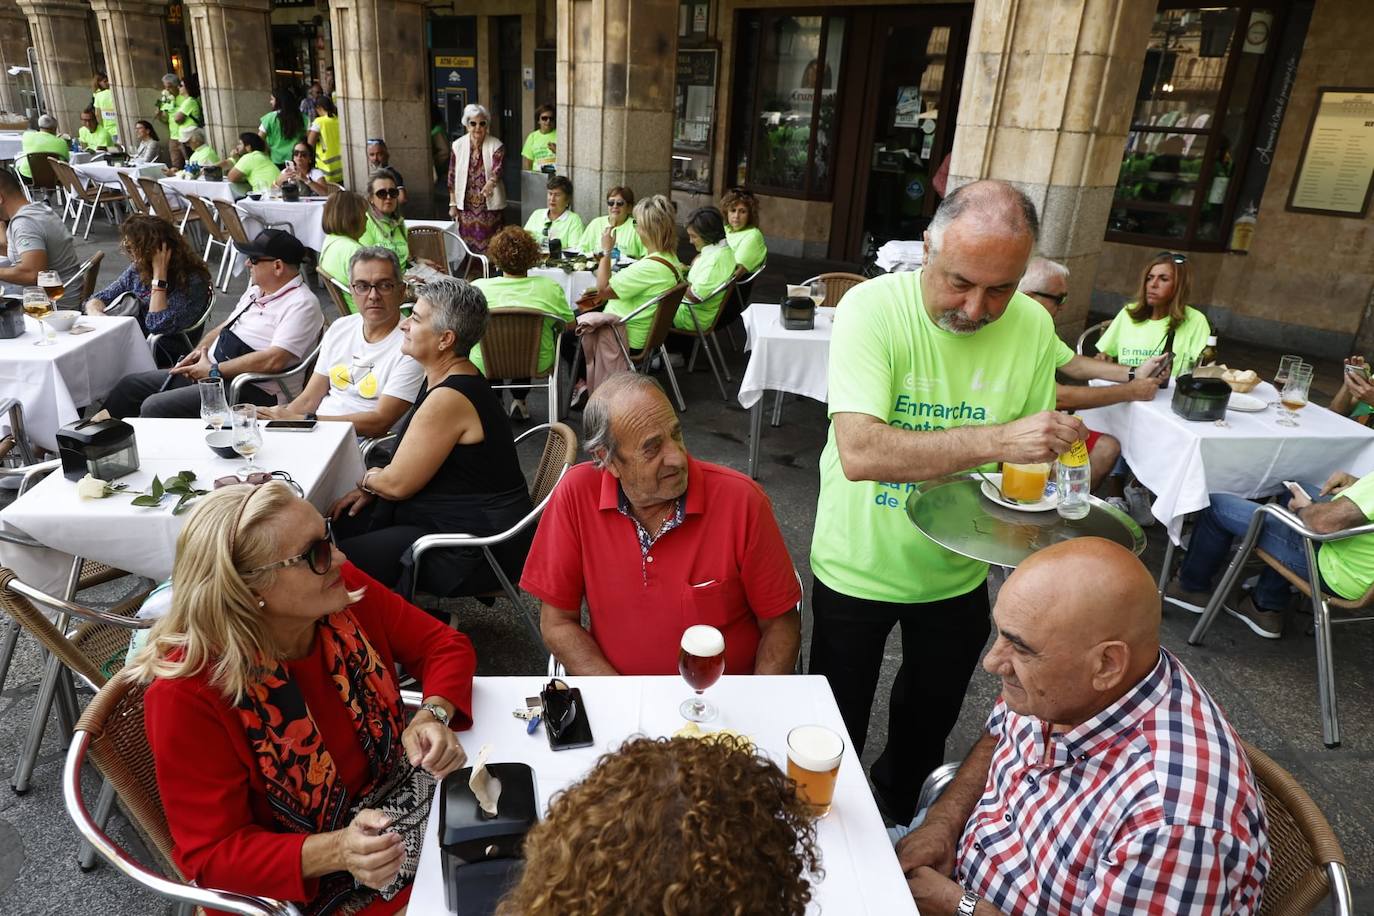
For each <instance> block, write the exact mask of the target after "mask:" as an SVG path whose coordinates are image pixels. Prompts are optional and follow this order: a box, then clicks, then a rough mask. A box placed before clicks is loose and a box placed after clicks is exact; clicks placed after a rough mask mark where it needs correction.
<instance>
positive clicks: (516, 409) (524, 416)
mask: <svg viewBox="0 0 1374 916" xmlns="http://www.w3.org/2000/svg"><path fill="white" fill-rule="evenodd" d="M510 418H511V419H512V420H528V419H529V418H530V409H529V408H528V407H526V406H525V402H524V400H522V399H521V398H511V402H510Z"/></svg>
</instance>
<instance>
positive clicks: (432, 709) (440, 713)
mask: <svg viewBox="0 0 1374 916" xmlns="http://www.w3.org/2000/svg"><path fill="white" fill-rule="evenodd" d="M420 708H421V709H423V710H426V711H428V712H429V714H430V715H431V716H433V717H434V718H436V719H438V720H439V724H440V725H442V726H443V727H444V728H448V713H446V712H444V707H442V706H440V705H439V704H437V703H426V704H424V705H423V706H421V707H420ZM969 912H970V913H972V912H973V911H972V910H969Z"/></svg>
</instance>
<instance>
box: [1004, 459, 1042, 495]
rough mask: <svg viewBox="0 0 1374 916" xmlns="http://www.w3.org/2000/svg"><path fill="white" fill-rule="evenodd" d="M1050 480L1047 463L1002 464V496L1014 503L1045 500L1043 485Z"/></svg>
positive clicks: (1008, 462) (1007, 462)
mask: <svg viewBox="0 0 1374 916" xmlns="http://www.w3.org/2000/svg"><path fill="white" fill-rule="evenodd" d="M1049 480H1050V466H1049V463H1048V462H1045V463H1041V464H1013V463H1012V462H1010V461H1004V462H1002V495H1003V496H1004V497H1006V498H1007V499H1009V500H1011V501H1012V502H1016V503H1038V502H1040V500H1042V499H1044V498H1045V485H1046V484H1047V483H1049Z"/></svg>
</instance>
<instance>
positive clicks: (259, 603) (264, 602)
mask: <svg viewBox="0 0 1374 916" xmlns="http://www.w3.org/2000/svg"><path fill="white" fill-rule="evenodd" d="M258 607H267V602H266V601H263V600H262V599H261V598H259V599H258Z"/></svg>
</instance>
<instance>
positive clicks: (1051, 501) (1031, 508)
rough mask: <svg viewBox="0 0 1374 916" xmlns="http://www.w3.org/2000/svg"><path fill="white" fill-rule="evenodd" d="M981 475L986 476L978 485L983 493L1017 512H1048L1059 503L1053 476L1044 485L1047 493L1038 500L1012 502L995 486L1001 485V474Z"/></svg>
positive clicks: (1000, 504) (998, 503)
mask: <svg viewBox="0 0 1374 916" xmlns="http://www.w3.org/2000/svg"><path fill="white" fill-rule="evenodd" d="M983 476H984V477H986V478H987V480H984V481H982V483H981V485H980V486H981V489H982V491H983V495H984V496H986V497H987V498H988V499H990V500H992V501H993V502H995V503H997V505H999V506H1002V507H1003V508H1005V509H1015V510H1016V511H1018V512H1048V511H1049V510H1050V509H1053V508H1054V507H1055V506H1057V505H1059V491H1058V489H1057V488H1056V487H1055V485H1054V479H1053V478H1051V479H1050V481H1049V482H1048V483H1047V484H1046V485H1045V493H1046V494H1047V495H1046V496H1045V497H1044V498H1043V499H1041V500H1040V502H1038V503H1014V502H1009V501H1007V500H1005V499H1003V498H1002V496H1001V494H1000V493H998V491H997V487H1000V486H1002V475H1001V474H984V475H983ZM988 481H992V482H993V483H996V484H997V486H996V487H995V486H993V485H992V483H989V482H988Z"/></svg>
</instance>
